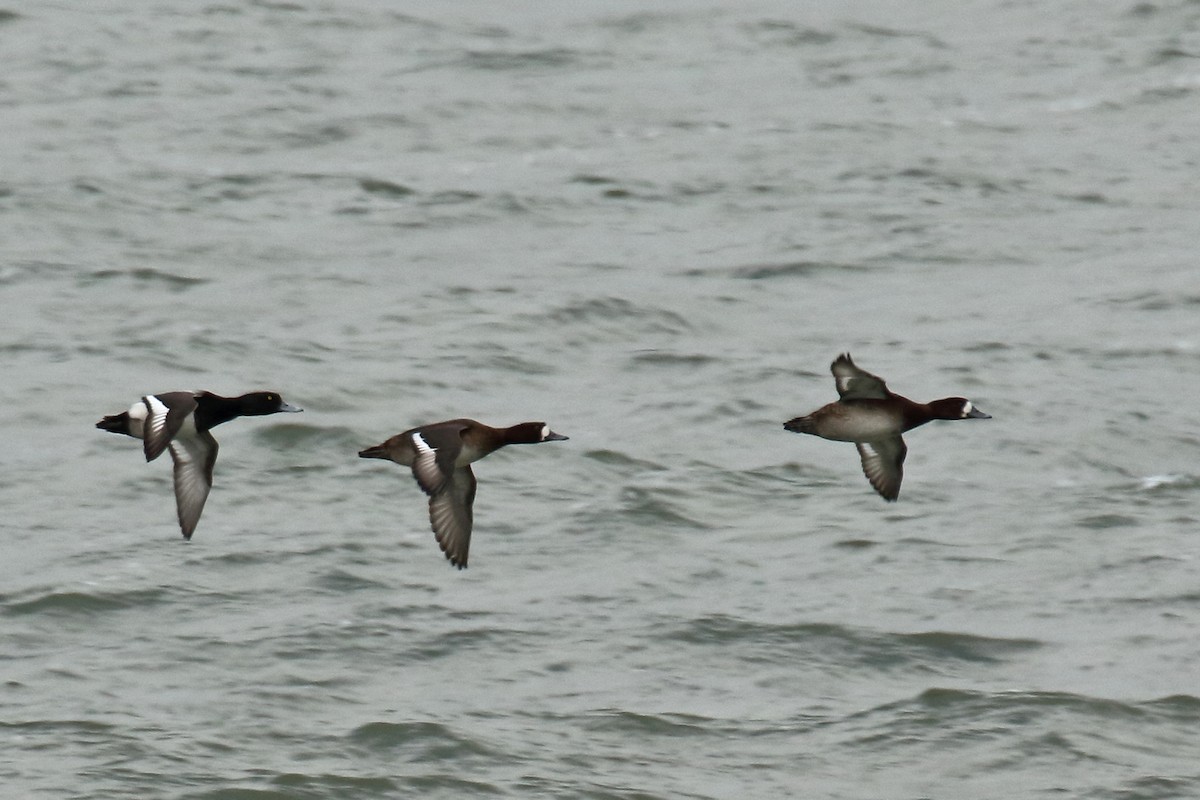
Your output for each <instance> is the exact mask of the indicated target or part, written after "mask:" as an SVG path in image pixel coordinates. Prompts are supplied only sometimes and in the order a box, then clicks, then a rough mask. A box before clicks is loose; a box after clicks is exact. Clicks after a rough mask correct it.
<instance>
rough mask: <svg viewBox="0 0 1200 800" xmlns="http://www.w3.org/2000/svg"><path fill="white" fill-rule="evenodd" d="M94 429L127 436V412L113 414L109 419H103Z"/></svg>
mask: <svg viewBox="0 0 1200 800" xmlns="http://www.w3.org/2000/svg"><path fill="white" fill-rule="evenodd" d="M96 427H97V428H99V429H100V430H102V431H108V432H109V433H124V434H126V435H128V434H129V412H128V411H122V412H121V413H120V414H114V415H113V416H110V417H105V418H104V419H102V420H100V421H99V422H97V423H96Z"/></svg>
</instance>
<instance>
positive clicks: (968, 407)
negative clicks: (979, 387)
mask: <svg viewBox="0 0 1200 800" xmlns="http://www.w3.org/2000/svg"><path fill="white" fill-rule="evenodd" d="M974 410H975V406H973V405H971V401H970V400H968V401H967V402H965V403H963V410H962V415H963V419H966V418H967V417H969V416H971V412H972V411H974Z"/></svg>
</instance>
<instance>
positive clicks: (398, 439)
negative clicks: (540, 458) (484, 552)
mask: <svg viewBox="0 0 1200 800" xmlns="http://www.w3.org/2000/svg"><path fill="white" fill-rule="evenodd" d="M566 439H567V437H566V436H561V435H559V434H557V433H555V432H554V431H552V430H550V428H549V426H548V425H546V423H544V422H522V423H521V424H519V425H513V426H512V427H509V428H493V427H491V426H490V425H484V424H483V423H482V422H476V421H475V420H473V419H452V420H448V421H446V422H435V423H433V424H430V425H422V426H420V427H418V428H410V429H409V430H406V431H404V432H403V433H398V434H396V435H395V436H393V437H392V438H390V439H388V440H387V441H386V442H384V443H383V444H379V445H375V446H374V447H368V448H367V449H366V450H362V451H360V452H359V454H358V455H359V457H360V458H382V459H386V460H388V461H395V462H396V463H397V464H400V465H401V466H405V467H411V468H412V474H413V477H414V478H416V479H417V484H418V485H419V486H420V487H421V489H422V490H423V491H424V492H425V494H427V495H429V523H430V526H431V527H432V528H433V534H434V538H436V539H437V543H438V545H439V546H441V548H442V552H443V553H445V554H446V558H447V559H448V560H449V561H450V563H451V564H452V565H454V566H455V567H458V568H459V569H466V567H467V551H468V549H469V548H470V546H471V527H472V525H473V523H474V512H473V511H472V505H473V504H474V502H475V473H474V472H472V471H471V463H472V462H474V461H478V460H479V459H481V458H483V457H484V456H486V455H488V454H489V453H493V452H495V451H496V450H499V449H500V448H501V447H505V446H507V445H510V444H537V443H539V442H561V441H566Z"/></svg>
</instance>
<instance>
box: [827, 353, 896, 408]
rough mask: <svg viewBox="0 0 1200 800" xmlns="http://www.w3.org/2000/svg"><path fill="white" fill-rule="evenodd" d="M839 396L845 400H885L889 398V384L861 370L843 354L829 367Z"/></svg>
mask: <svg viewBox="0 0 1200 800" xmlns="http://www.w3.org/2000/svg"><path fill="white" fill-rule="evenodd" d="M829 369H830V371H831V372H833V382H834V385H835V386H836V387H837V392H838V396H839V397H841V398H842V399H843V400H883V399H884V398H886V397H887V396H888V388H887V384H886V383H884V382H883V379H882V378H879V377H876V376H875V375H872V374H871V373H869V372H867V371H866V370H862V369H859V368H858V367H856V366H855V365H854V362H853V361H851V360H850V354H849V353H842V354H841V355H840V356H838V357H837V358H836V359H834V362H833V363H832V364H830V365H829Z"/></svg>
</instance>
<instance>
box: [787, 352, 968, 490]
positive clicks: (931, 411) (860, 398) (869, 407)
mask: <svg viewBox="0 0 1200 800" xmlns="http://www.w3.org/2000/svg"><path fill="white" fill-rule="evenodd" d="M830 369H831V371H832V372H833V377H834V382H835V384H836V386H837V390H838V395H839V399H838V400H837V401H836V402H833V403H829V404H828V405H825V406H822V407H821V408H819V409H817V410H816V411H814V412H812V413H811V414H807V415H805V416H803V417H796V418H795V419H792V420H789V421H787V422H785V423H784V424H783V427H784V428H786V429H787V430H789V431H792V432H794V433H808V434H812V435H813V436H820V437H821V438H822V439H830V440H832V441H836V442H853V443H854V445H855V446H856V447H857V448H858V452H859V456H860V457H861V459H862V467H863V473H864V474H865V475H866V476H867V480H868V481H870V483H871V486H873V487H874V488H875V491H877V492H878V493H879V495H880V496H881V497H883V498H884V499H885V500H889V501H891V500H895V499H896V498H897V497H899V495H900V482H901V480H902V479H903V477H904V458H905V456H907V455H908V447H907V445H905V443H904V439H903V438H902V437H901V434H902V433H904V432H905V431H910V430H912V429H913V428H917V427H919V426H921V425H924V424H925V423H927V422H932V421H933V420H938V419H944V420H956V419H990V417H989V416H988V415H987V414H984V413H983V412H982V411H980V410H979V409H977V408H975V406H974V405H973V404H972V403H971V401H970V400H967V399H966V398H965V397H944V398H942V399H941V400H933V401H931V402H929V403H917V402H914V401H912V400H909V399H908V398H907V397H902V396H900V395H898V394H896V393H894V392H892V391H891V390H889V389H888V388H887V384H885V383H884V382H883V380H882V379H880V378H878V377H876V376H874V375H872V374H871V373H869V372H866V371H865V370H861V369H859V368H858V367H857V366H855V364H854V362H853V361H852V360H851V359H850V354H849V353H843V354H842V355H840V356H838V357H837V359H835V360H834V362H833V363H832V364H831V365H830Z"/></svg>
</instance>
